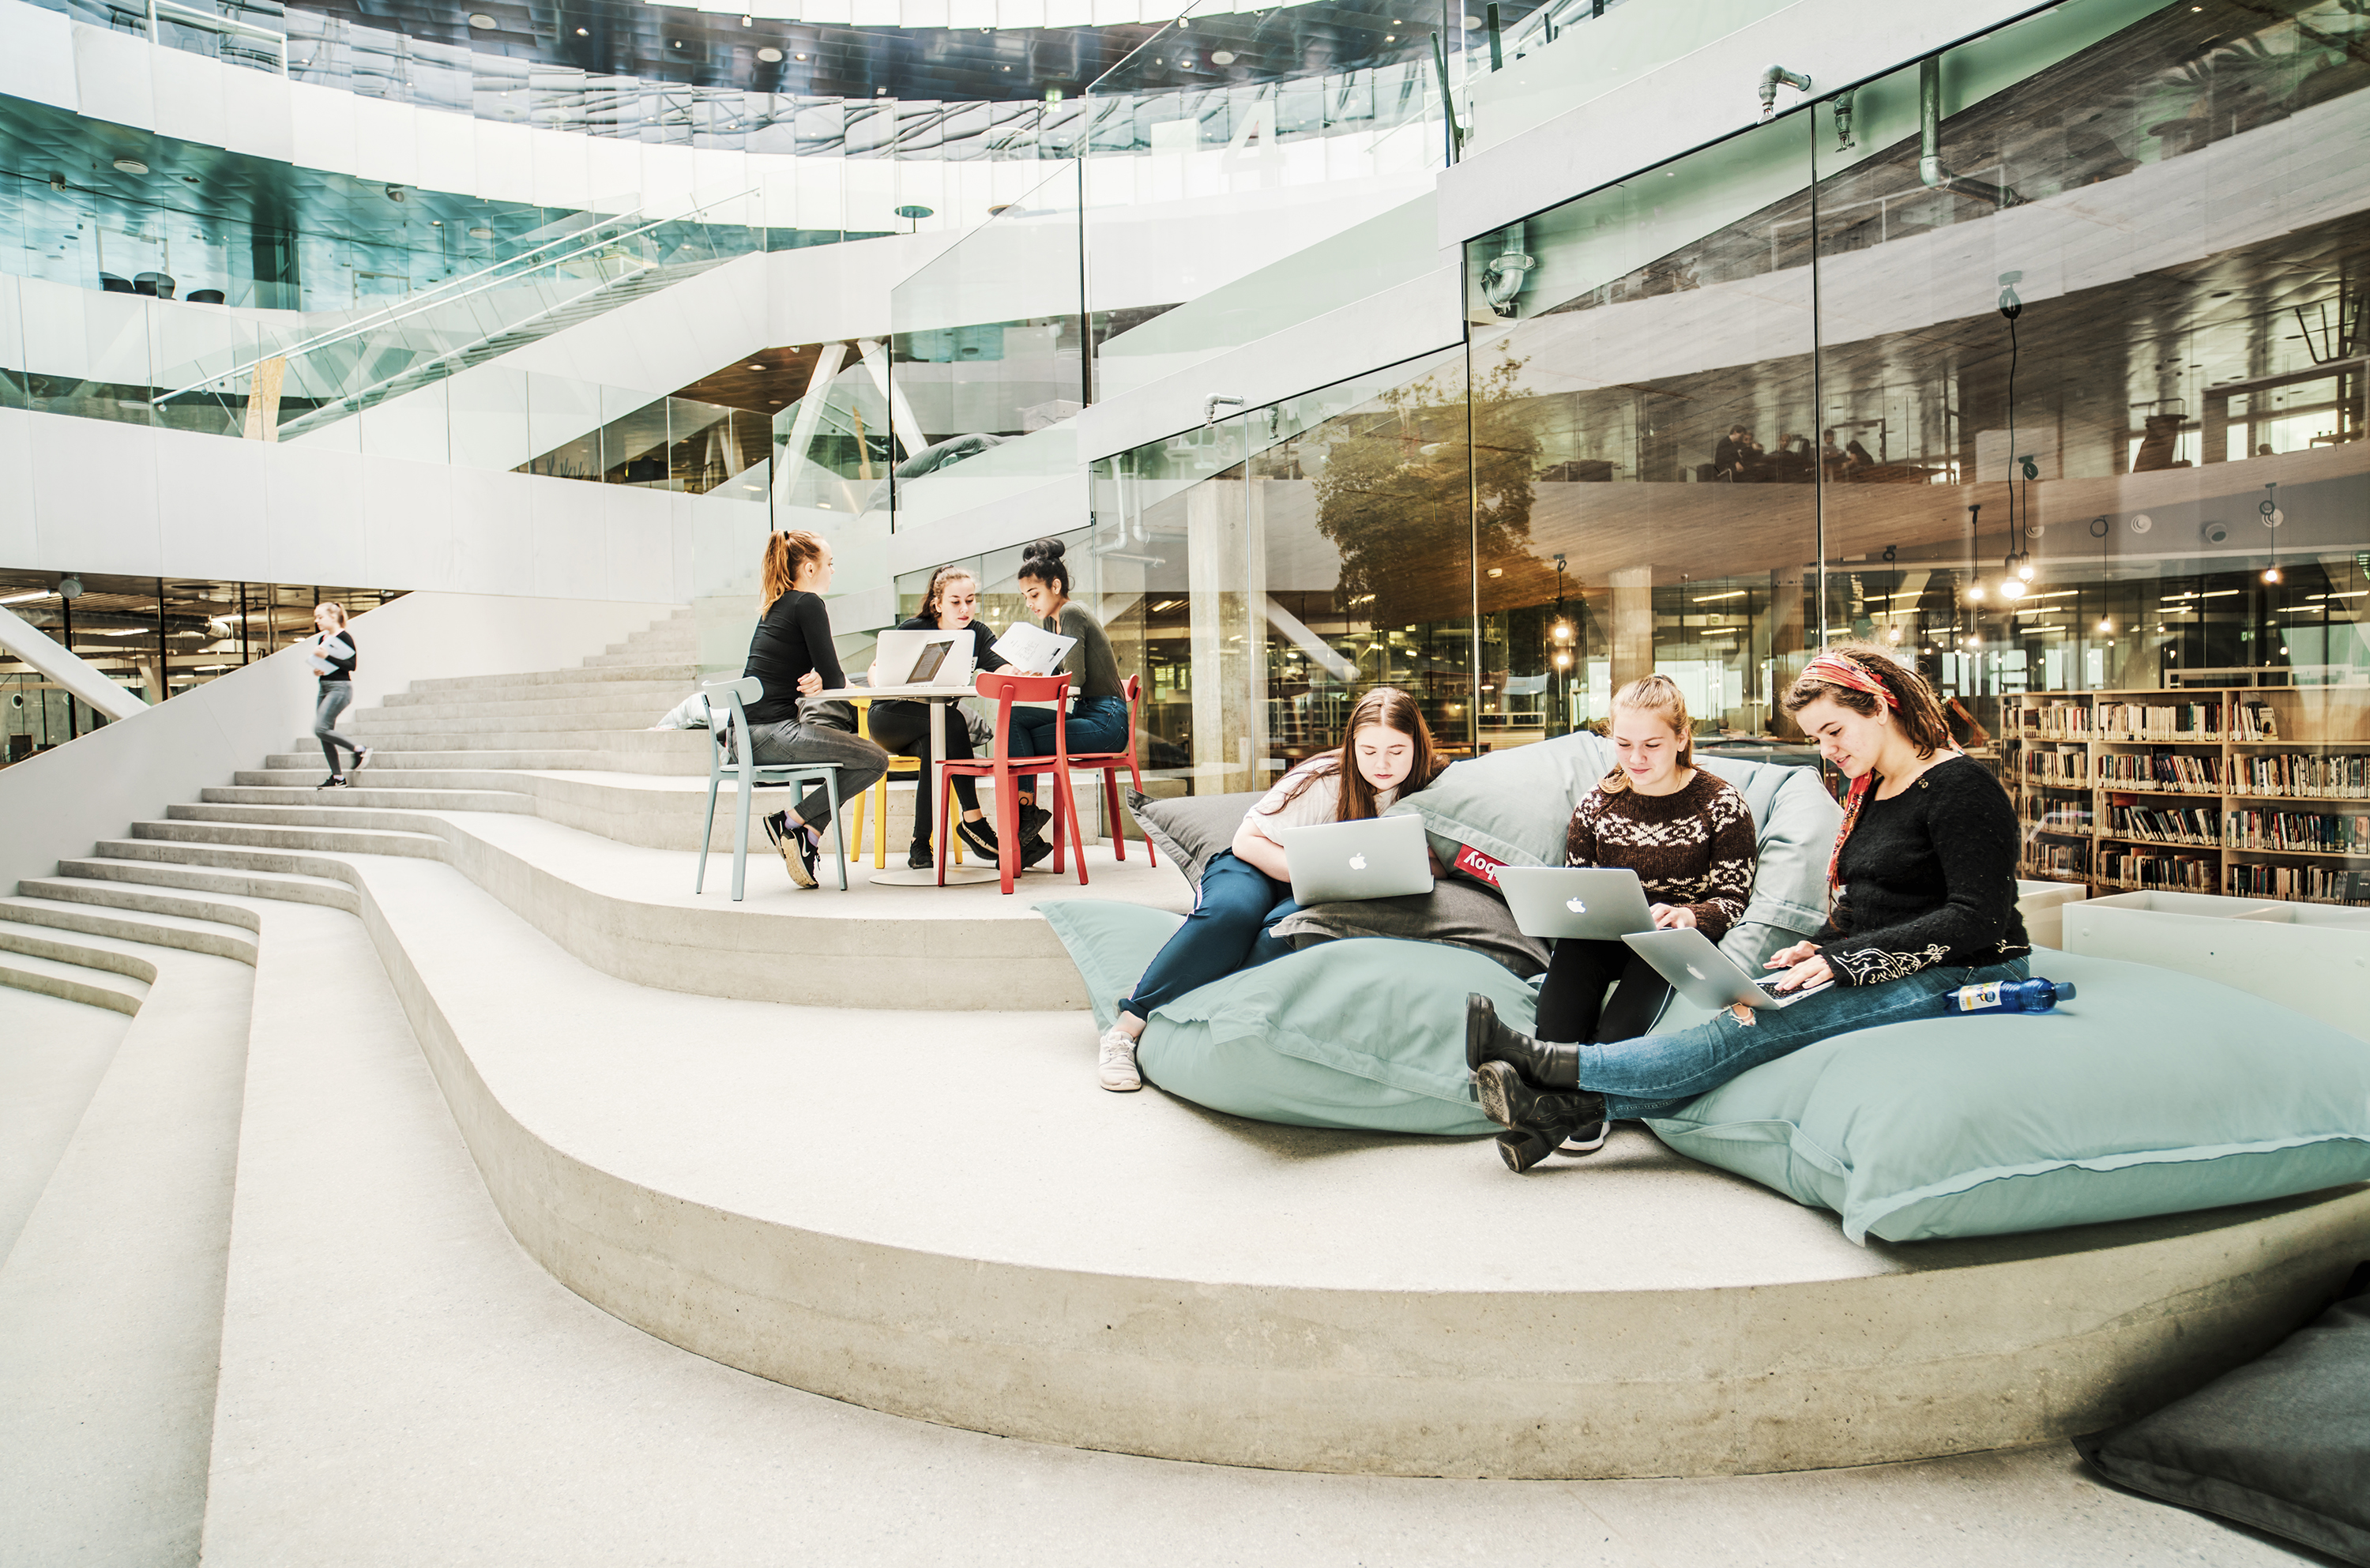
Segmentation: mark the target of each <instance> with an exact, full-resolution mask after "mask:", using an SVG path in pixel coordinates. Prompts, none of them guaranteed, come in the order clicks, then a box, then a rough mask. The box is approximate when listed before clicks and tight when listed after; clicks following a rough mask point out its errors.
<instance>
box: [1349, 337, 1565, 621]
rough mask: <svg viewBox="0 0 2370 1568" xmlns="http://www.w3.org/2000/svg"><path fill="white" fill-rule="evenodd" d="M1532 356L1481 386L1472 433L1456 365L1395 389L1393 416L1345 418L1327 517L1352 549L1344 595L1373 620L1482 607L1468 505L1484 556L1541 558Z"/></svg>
mask: <svg viewBox="0 0 2370 1568" xmlns="http://www.w3.org/2000/svg"><path fill="white" fill-rule="evenodd" d="M1523 365H1524V361H1522V360H1519V359H1515V358H1513V355H1512V354H1511V353H1508V354H1506V355H1505V357H1503V358H1501V360H1500V361H1499V363H1497V364H1496V365H1495V366H1493V367H1492V368H1491V369H1490V370H1488V371H1486V372H1484V373H1483V374H1482V375H1481V376H1480V377H1479V379H1478V380H1477V381H1476V382H1475V383H1474V384H1473V388H1472V397H1471V411H1472V424H1471V428H1470V439H1469V440H1468V438H1467V422H1466V414H1467V399H1466V398H1465V397H1464V396H1463V393H1464V386H1463V380H1464V378H1463V377H1462V375H1458V374H1457V373H1455V372H1454V371H1450V372H1447V373H1444V374H1443V375H1432V376H1426V377H1424V378H1423V379H1422V380H1421V381H1417V382H1412V383H1409V385H1407V386H1399V387H1395V388H1393V389H1392V390H1391V391H1389V392H1387V393H1386V394H1384V396H1383V398H1382V402H1383V404H1384V407H1385V408H1386V409H1387V410H1388V411H1387V412H1386V413H1385V414H1382V415H1380V416H1376V415H1373V414H1368V415H1353V416H1351V417H1350V418H1349V419H1345V420H1344V421H1341V422H1342V423H1343V424H1344V425H1347V426H1348V427H1349V429H1348V431H1347V432H1345V433H1343V434H1341V435H1340V436H1339V437H1338V438H1337V439H1335V441H1334V442H1333V444H1332V446H1331V450H1330V451H1329V453H1328V455H1327V457H1326V461H1325V472H1324V474H1323V475H1322V476H1321V477H1320V478H1317V481H1316V484H1315V489H1316V492H1317V528H1318V530H1319V531H1320V532H1322V533H1323V534H1324V536H1326V537H1327V538H1329V539H1330V540H1332V541H1333V544H1334V546H1335V548H1338V549H1340V552H1341V589H1340V592H1341V602H1342V603H1343V604H1344V605H1355V606H1356V608H1357V609H1358V610H1359V611H1360V612H1361V613H1362V616H1363V618H1365V619H1367V620H1369V621H1371V622H1373V623H1374V624H1375V625H1378V626H1405V625H1409V624H1411V623H1413V622H1417V621H1427V620H1446V619H1451V618H1455V617H1463V616H1467V615H1469V614H1471V612H1472V603H1471V599H1470V597H1469V594H1470V592H1471V590H1470V579H1469V578H1468V576H1467V572H1468V571H1469V570H1470V567H1469V565H1468V559H1467V552H1468V548H1469V545H1470V541H1469V540H1468V537H1467V517H1468V515H1471V516H1472V520H1473V522H1474V524H1475V525H1477V526H1476V529H1475V534H1476V536H1478V542H1479V547H1480V559H1481V560H1482V561H1483V562H1485V563H1489V562H1513V561H1521V562H1524V563H1526V564H1529V565H1532V566H1536V565H1537V564H1538V563H1536V562H1535V561H1533V560H1532V559H1531V556H1530V553H1529V549H1528V548H1527V547H1528V545H1529V542H1530V536H1531V473H1532V470H1533V469H1534V468H1535V467H1536V466H1537V462H1538V450H1539V441H1538V437H1537V435H1536V434H1535V433H1534V432H1532V431H1531V429H1530V428H1529V425H1528V422H1527V421H1526V420H1525V419H1524V414H1523V404H1522V395H1521V390H1520V386H1519V383H1520V381H1521V377H1522V369H1523ZM1468 476H1469V478H1468ZM1476 508H1478V514H1477V513H1476V512H1475V509H1476ZM1492 586H1495V584H1493V585H1492ZM1368 594H1372V595H1373V598H1372V601H1371V602H1362V601H1364V600H1365V596H1366V595H1368Z"/></svg>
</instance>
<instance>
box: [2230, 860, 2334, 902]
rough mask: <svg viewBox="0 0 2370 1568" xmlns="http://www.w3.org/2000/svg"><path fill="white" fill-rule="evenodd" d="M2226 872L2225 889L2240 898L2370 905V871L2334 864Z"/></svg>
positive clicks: (2256, 867)
mask: <svg viewBox="0 0 2370 1568" xmlns="http://www.w3.org/2000/svg"><path fill="white" fill-rule="evenodd" d="M2222 876H2223V884H2222V891H2223V892H2225V893H2226V894H2231V895H2233V896H2234V897H2238V898H2285V899H2307V900H2310V901H2311V902H2313V903H2316V904H2361V905H2370V871H2348V870H2338V869H2336V868H2334V867H2330V866H2231V867H2229V868H2228V869H2226V870H2224V872H2223V873H2222Z"/></svg>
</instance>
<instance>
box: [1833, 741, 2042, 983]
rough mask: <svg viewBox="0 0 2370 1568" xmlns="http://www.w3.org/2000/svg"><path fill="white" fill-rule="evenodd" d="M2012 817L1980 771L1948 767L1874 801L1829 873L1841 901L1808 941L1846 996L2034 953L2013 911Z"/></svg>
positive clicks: (1975, 766)
mask: <svg viewBox="0 0 2370 1568" xmlns="http://www.w3.org/2000/svg"><path fill="white" fill-rule="evenodd" d="M2017 836H2018V829H2017V823H2016V808H2015V807H2014V806H2012V805H2010V804H2009V803H2008V792H2007V791H2006V790H2002V789H2001V788H2000V787H1999V781H1998V780H1997V779H1996V778H1993V777H1992V776H1991V774H1990V772H1989V771H1988V770H1987V769H1985V767H1984V766H1983V764H1981V763H1979V762H1976V761H1974V760H1973V758H1971V757H1963V756H1955V757H1949V758H1946V759H1944V760H1943V761H1940V762H1938V763H1936V764H1935V765H1934V766H1933V767H1929V768H1927V770H1926V771H1925V772H1924V773H1922V774H1920V775H1919V776H1918V777H1917V779H1916V782H1915V783H1913V784H1911V785H1910V786H1909V788H1908V789H1906V790H1903V791H1902V792H1901V793H1900V794H1898V795H1895V796H1894V797H1893V799H1892V800H1889V801H1880V800H1878V799H1877V798H1876V797H1875V795H1874V794H1873V793H1871V794H1870V796H1869V798H1868V799H1867V801H1865V802H1863V803H1862V805H1861V806H1860V812H1859V821H1858V823H1857V824H1855V825H1854V826H1853V828H1852V836H1851V837H1850V838H1849V839H1847V840H1846V841H1845V844H1844V852H1843V859H1842V861H1841V862H1840V863H1839V864H1838V865H1837V867H1836V872H1837V874H1838V875H1839V876H1840V878H1841V879H1842V882H1843V892H1842V895H1841V896H1840V897H1838V898H1837V899H1836V900H1835V913H1834V914H1833V915H1832V916H1830V917H1828V920H1827V924H1826V925H1825V926H1824V928H1821V930H1820V932H1819V934H1818V935H1817V936H1816V937H1814V938H1812V940H1813V941H1815V942H1817V943H1818V945H1819V952H1820V954H1821V955H1822V956H1823V957H1824V958H1825V959H1826V961H1827V964H1828V967H1830V968H1832V969H1833V970H1834V971H1835V978H1836V979H1837V980H1840V981H1842V982H1843V983H1844V984H1845V985H1847V986H1872V985H1875V984H1877V983H1878V982H1880V981H1883V980H1898V979H1900V978H1901V977H1902V976H1903V975H1905V974H1916V973H1917V972H1918V971H1919V970H1921V969H1928V968H1931V967H1933V966H1934V965H1935V964H1938V963H1947V964H1954V965H1969V966H1973V965H1979V964H1989V963H2004V962H2006V961H2007V960H2008V959H2011V958H2016V957H2019V956H2020V955H2022V954H2024V953H2028V952H2031V951H2032V944H2031V941H2030V940H2028V939H2027V938H2026V936H2025V932H2024V917H2023V916H2022V915H2020V914H2019V913H2018V912H2017V907H2016V849H2017Z"/></svg>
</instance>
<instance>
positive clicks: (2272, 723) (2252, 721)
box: [2230, 702, 2280, 741]
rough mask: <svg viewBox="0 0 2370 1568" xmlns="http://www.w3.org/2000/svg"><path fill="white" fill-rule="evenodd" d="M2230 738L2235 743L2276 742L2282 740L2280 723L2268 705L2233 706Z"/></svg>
mask: <svg viewBox="0 0 2370 1568" xmlns="http://www.w3.org/2000/svg"><path fill="white" fill-rule="evenodd" d="M2230 738H2231V739H2232V740H2234V741H2276V740H2278V739H2279V738H2280V722H2279V719H2278V717H2277V716H2276V715H2275V714H2273V713H2272V709H2271V706H2270V705H2269V704H2268V703H2261V702H2241V703H2236V704H2233V705H2232V707H2231V711H2230Z"/></svg>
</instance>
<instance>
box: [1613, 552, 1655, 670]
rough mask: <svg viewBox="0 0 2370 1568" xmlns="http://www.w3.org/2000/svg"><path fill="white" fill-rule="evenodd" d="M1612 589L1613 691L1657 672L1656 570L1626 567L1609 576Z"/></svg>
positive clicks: (1645, 567) (1643, 567)
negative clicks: (1655, 660)
mask: <svg viewBox="0 0 2370 1568" xmlns="http://www.w3.org/2000/svg"><path fill="white" fill-rule="evenodd" d="M1605 581H1606V582H1608V583H1609V584H1611V586H1612V589H1613V689H1614V690H1615V691H1619V690H1620V689H1621V688H1622V687H1623V686H1628V684H1629V683H1630V682H1631V681H1634V680H1636V679H1638V678H1639V676H1641V675H1651V674H1653V673H1654V569H1653V568H1652V567H1651V566H1627V567H1623V568H1622V569H1621V570H1620V571H1616V572H1613V573H1611V574H1609V575H1608V576H1607V577H1606V579H1605Z"/></svg>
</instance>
